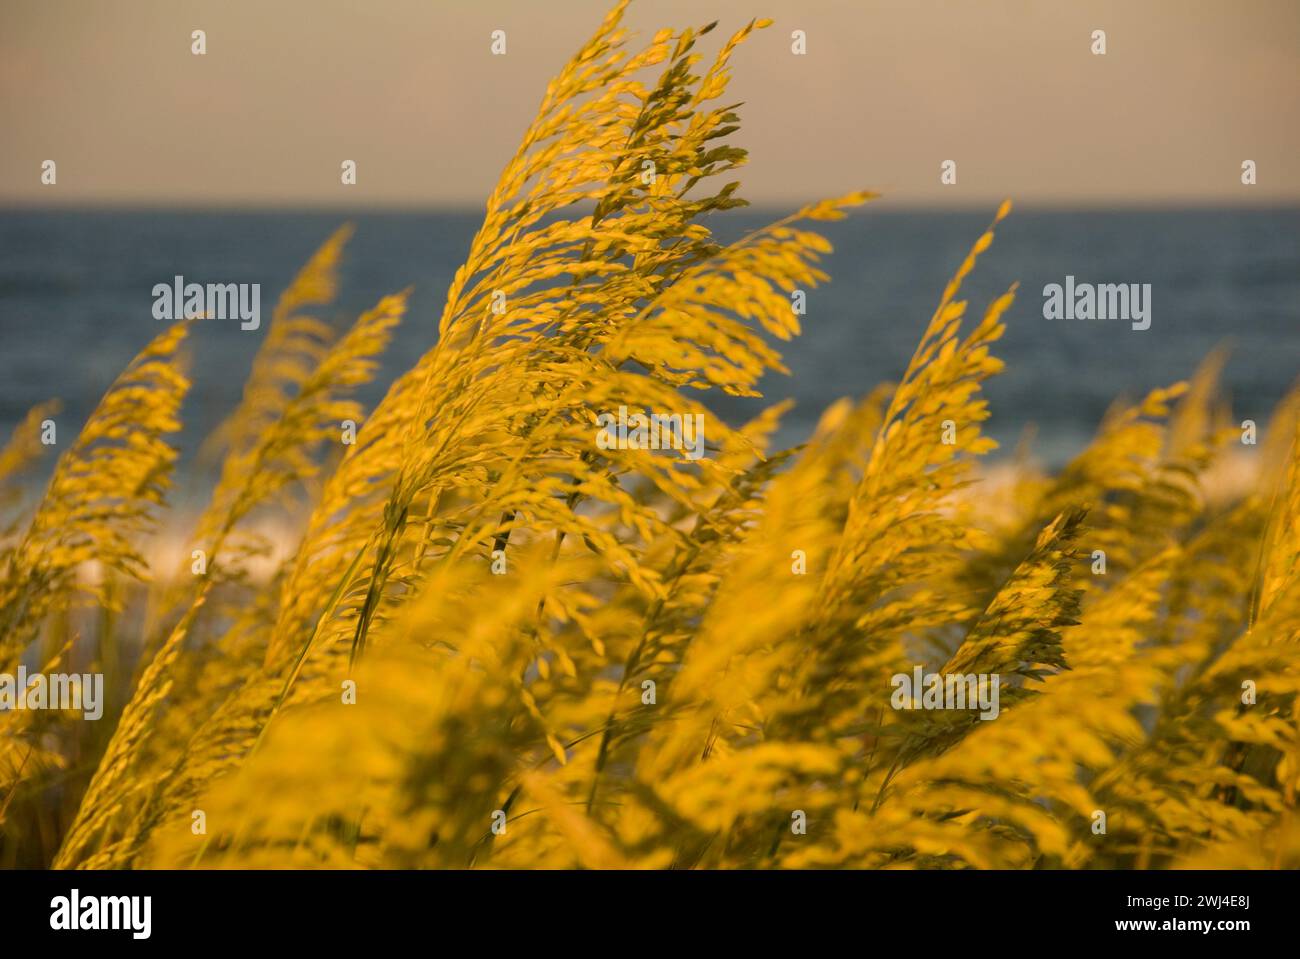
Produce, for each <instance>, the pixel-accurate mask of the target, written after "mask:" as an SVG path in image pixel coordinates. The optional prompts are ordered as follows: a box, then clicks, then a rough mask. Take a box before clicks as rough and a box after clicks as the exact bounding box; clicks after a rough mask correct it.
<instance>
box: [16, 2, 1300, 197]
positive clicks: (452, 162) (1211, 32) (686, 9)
mask: <svg viewBox="0 0 1300 959" xmlns="http://www.w3.org/2000/svg"><path fill="white" fill-rule="evenodd" d="M607 6H608V5H607V4H606V3H604V2H592V0H545V2H541V0H101V2H87V0H3V2H0V206H30V205H67V206H73V207H83V206H104V205H126V206H182V207H204V208H206V207H216V208H247V207H252V208H264V207H267V206H286V207H323V208H370V207H373V208H399V209H400V208H410V209H417V208H429V207H447V206H453V207H466V208H474V207H481V206H482V203H483V200H484V199H485V198H486V196H487V194H488V193H489V192H490V190H491V188H492V186H493V184H494V183H495V182H496V178H497V175H498V174H499V173H500V171H501V170H502V168H503V167H504V166H505V164H506V163H507V161H508V160H509V158H510V156H511V155H512V154H513V153H514V150H515V148H516V146H517V145H518V143H519V139H520V137H521V135H522V133H523V131H524V129H525V128H526V126H527V124H528V122H529V121H530V120H531V118H532V116H533V115H534V112H535V110H536V107H537V104H538V102H539V101H540V98H541V95H542V92H543V90H544V88H545V84H546V82H547V80H548V79H549V78H550V77H551V76H553V75H554V74H555V73H556V72H557V71H558V70H559V68H560V67H561V66H562V65H563V63H564V62H565V60H567V59H568V57H569V56H570V55H572V54H573V53H574V52H575V51H576V50H577V49H578V48H579V46H580V45H581V43H582V42H583V41H584V40H585V39H586V38H587V37H588V36H589V35H590V34H591V32H592V31H593V30H594V29H595V27H596V26H597V24H598V23H599V22H600V20H601V18H602V17H603V14H604V11H605V10H606V9H607ZM754 16H767V17H772V18H773V19H774V20H775V23H774V24H773V26H771V27H770V28H768V29H767V30H764V31H761V32H760V33H758V34H757V35H756V36H755V37H754V38H752V39H751V40H750V41H749V42H748V43H746V44H745V45H744V47H742V49H741V50H740V52H739V53H738V54H737V56H736V58H735V60H734V80H733V83H732V87H731V91H730V92H731V94H732V95H733V97H734V99H736V100H743V101H744V103H745V105H744V107H743V108H742V110H741V117H742V121H743V124H744V127H743V129H742V131H741V132H740V134H738V135H737V136H736V138H735V139H736V142H737V143H738V144H739V145H741V146H744V147H746V148H747V149H749V150H750V153H751V157H750V163H749V165H748V167H747V168H746V169H745V170H743V171H742V172H741V176H740V179H741V180H742V181H743V183H744V194H745V195H746V196H747V197H749V198H750V199H751V200H753V201H755V202H756V203H759V204H773V205H780V204H789V203H800V202H804V201H807V200H809V199H813V198H815V197H819V196H825V195H831V194H838V193H842V192H847V191H849V190H853V189H861V188H870V189H876V190H880V191H882V192H883V193H884V194H885V196H886V198H887V199H886V202H889V203H891V204H897V205H901V206H907V205H922V206H988V205H989V204H991V203H995V202H997V201H998V200H1000V199H1002V198H1003V197H1010V198H1013V199H1015V200H1016V201H1017V203H1028V204H1030V205H1041V206H1056V207H1099V206H1100V207H1109V206H1130V205H1155V206H1165V205H1189V204H1194V205H1224V204H1255V205H1265V206H1274V205H1292V204H1296V203H1300V2H1297V0H1143V2H1134V0H1078V2H1064V0H852V2H851V0H844V2H835V0H799V2H795V0H635V2H634V3H633V4H632V8H631V10H630V11H629V14H628V17H627V24H628V25H629V26H630V27H632V28H633V29H635V30H636V31H638V32H639V33H640V34H641V36H642V37H643V38H647V39H648V37H649V36H650V35H651V34H652V33H653V32H654V30H655V29H657V28H659V27H663V26H674V27H681V26H686V25H700V24H702V23H704V22H707V21H708V20H711V19H718V20H720V21H721V22H720V24H719V28H718V29H717V30H716V31H715V32H714V33H713V34H712V35H711V36H710V37H707V38H705V43H704V49H705V50H706V51H707V52H709V53H710V54H711V53H712V51H713V50H715V49H716V47H717V46H718V44H719V43H721V41H722V40H723V39H724V38H725V37H726V36H729V35H730V34H731V33H732V32H733V31H734V30H735V29H737V28H739V27H740V26H742V25H743V24H744V23H745V22H747V21H748V20H749V19H750V18H751V17H754ZM199 29H201V30H203V31H205V34H206V47H207V50H206V53H205V54H204V55H202V56H196V55H194V54H193V53H192V52H191V44H192V39H191V36H192V32H193V31H194V30H199ZM494 30H503V31H505V36H506V53H505V54H504V55H502V56H497V55H493V53H492V50H491V46H492V36H491V35H492V32H493V31H494ZM795 30H802V31H803V32H804V35H805V37H806V53H805V54H803V55H796V54H795V53H793V52H792V50H791V45H792V38H791V34H792V31H795ZM1095 30H1103V31H1105V40H1106V53H1105V54H1104V55H1097V54H1094V53H1093V52H1092V48H1093V45H1094V40H1093V31H1095ZM50 159H52V160H54V161H55V163H56V182H55V183H54V184H53V185H45V184H42V182H41V174H42V163H43V162H44V161H46V160H50ZM344 160H354V161H355V162H356V164H357V182H356V184H355V185H353V186H344V185H343V184H342V183H341V182H340V164H341V163H342V162H343V161H344ZM946 160H952V161H954V162H955V164H956V168H955V169H956V183H955V184H951V185H944V184H942V183H941V182H940V178H941V169H942V167H941V165H942V164H943V163H944V161H946ZM1244 160H1253V161H1254V162H1255V164H1256V176H1257V183H1256V184H1255V185H1254V186H1244V185H1243V184H1242V183H1241V169H1242V167H1241V165H1242V162H1243V161H1244Z"/></svg>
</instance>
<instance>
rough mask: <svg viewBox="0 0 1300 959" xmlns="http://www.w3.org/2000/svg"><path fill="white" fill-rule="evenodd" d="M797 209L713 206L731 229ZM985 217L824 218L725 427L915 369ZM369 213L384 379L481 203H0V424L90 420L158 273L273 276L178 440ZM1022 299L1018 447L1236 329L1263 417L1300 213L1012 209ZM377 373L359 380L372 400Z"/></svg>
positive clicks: (1292, 326) (1277, 374) (1004, 438)
mask: <svg viewBox="0 0 1300 959" xmlns="http://www.w3.org/2000/svg"><path fill="white" fill-rule="evenodd" d="M783 212H784V211H772V212H761V213H756V212H753V211H744V212H741V213H731V214H727V215H725V216H722V217H719V218H716V219H715V220H714V221H713V223H712V226H713V228H714V229H715V231H716V232H717V233H719V234H720V235H721V236H722V237H724V238H731V237H735V236H739V235H741V234H742V233H743V232H746V231H748V230H750V229H753V228H754V227H756V226H759V225H761V224H762V223H764V222H767V221H769V220H770V219H773V218H775V217H777V216H780V215H781V214H782V213H783ZM991 212H992V211H989V214H983V213H970V212H876V211H874V210H872V209H871V208H870V207H867V208H865V209H863V210H862V211H860V212H857V213H855V214H854V215H853V216H851V217H850V218H848V219H847V220H845V221H842V222H839V223H832V224H826V225H824V232H826V233H827V235H828V236H829V237H830V239H831V240H832V242H833V243H834V244H835V252H834V254H833V255H831V256H830V257H829V258H828V259H827V260H826V263H825V267H826V269H827V271H828V272H829V273H830V274H831V277H832V280H831V282H830V283H829V284H827V285H824V286H822V287H820V288H818V289H816V290H814V291H811V292H810V293H809V296H808V304H807V309H808V312H807V315H806V316H805V317H804V333H803V336H801V337H799V338H797V339H796V340H794V341H793V342H790V343H784V344H780V345H779V347H780V349H781V351H782V352H783V353H784V355H785V357H786V361H787V365H788V366H789V367H790V369H791V372H792V375H791V376H789V377H785V376H770V377H768V378H767V379H766V380H765V381H764V383H763V390H764V393H765V397H766V398H765V400H764V401H749V400H737V399H729V398H727V397H722V396H719V397H717V398H716V399H715V400H714V401H713V407H714V409H715V411H716V412H717V413H718V414H719V415H721V416H723V417H724V418H726V419H728V420H729V421H732V422H740V421H743V420H744V419H746V418H748V417H749V416H751V415H753V414H754V413H755V412H757V410H758V409H760V408H761V407H762V406H763V405H765V403H766V402H769V401H775V400H778V399H784V398H786V397H791V398H793V399H794V400H795V401H796V407H795V409H794V411H793V413H792V414H791V415H790V417H789V418H788V419H787V421H786V425H785V427H784V430H783V432H782V434H781V435H780V437H779V439H780V440H781V441H783V442H785V443H794V442H798V441H800V440H802V439H803V438H805V437H806V436H807V434H808V432H809V431H810V429H811V428H812V426H813V424H814V423H815V422H816V420H817V417H818V416H819V414H820V413H821V411H822V410H823V409H824V408H825V407H826V406H827V405H828V404H829V403H831V402H833V401H834V400H835V399H837V398H839V397H841V396H850V395H860V394H863V393H865V392H867V391H868V390H870V389H871V388H872V387H873V386H874V385H875V384H876V383H878V382H881V381H883V380H889V379H896V378H897V377H898V376H900V375H901V373H902V371H903V370H904V368H905V367H906V364H907V362H908V360H909V358H910V357H911V355H912V352H913V350H914V349H915V346H916V342H917V339H918V337H919V336H920V334H921V332H922V330H923V329H924V327H925V324H926V322H927V321H928V319H929V317H930V314H931V313H932V311H933V309H934V306H935V304H936V302H937V301H938V298H939V296H940V294H941V292H942V290H943V287H944V284H945V282H946V281H947V279H948V277H949V276H950V275H951V274H952V272H953V270H954V269H955V268H956V266H957V265H958V264H959V263H960V262H961V260H962V258H963V257H964V256H965V254H966V252H967V250H968V249H969V247H970V244H971V243H972V242H973V241H974V240H975V239H976V238H977V237H978V236H979V234H980V232H981V231H982V230H983V228H984V227H985V225H986V224H987V222H988V220H989V218H990V215H991ZM344 220H350V221H351V222H354V223H355V224H356V226H357V232H356V234H355V236H354V237H353V239H352V241H351V243H350V245H349V248H348V252H347V256H346V261H345V266H344V269H343V274H342V275H343V288H342V294H341V297H340V299H339V302H338V304H337V305H336V307H335V308H333V309H331V310H328V311H326V314H325V315H326V318H329V319H333V320H336V321H337V322H339V323H344V322H346V321H348V320H349V319H350V318H351V317H354V316H355V315H356V314H357V313H358V312H360V311H361V310H363V309H365V308H367V307H369V306H370V305H372V304H373V303H374V301H375V300H377V299H378V298H379V297H380V296H381V295H383V294H385V293H389V292H394V291H397V290H400V289H403V288H405V287H406V286H408V285H414V288H415V291H414V294H413V298H412V301H411V307H412V308H411V311H410V314H409V316H408V319H407V320H406V322H405V323H404V325H403V326H402V328H401V329H400V330H399V332H398V333H397V335H396V337H395V339H394V342H393V344H392V346H391V348H390V349H389V352H388V354H387V356H386V357H385V360H384V376H383V378H382V384H383V385H386V384H387V382H388V381H389V380H390V379H391V377H393V376H395V375H396V374H398V373H400V372H401V371H402V370H404V369H406V368H408V367H409V366H410V365H411V364H412V363H414V362H415V360H416V359H417V358H418V357H419V355H420V354H421V353H422V352H423V351H424V350H426V349H428V348H429V346H431V345H432V343H433V342H434V340H435V338H436V335H437V321H438V317H439V315H440V312H441V308H442V304H443V300H444V297H445V295H446V290H447V286H448V284H449V282H450V280H451V278H452V275H453V273H454V272H455V270H456V267H457V266H458V265H459V264H460V262H461V261H462V260H463V258H464V256H465V253H466V251H467V249H468V246H469V243H470V239H471V237H472V236H473V233H474V230H475V229H476V228H477V226H478V223H479V220H480V217H479V216H478V215H477V214H470V213H460V212H446V213H411V214H396V213H384V214H367V215H343V214H337V213H285V212H268V213H212V212H202V213H197V212H195V213H183V212H153V211H150V212H144V211H139V212H120V211H113V212H107V211H104V212H64V211H58V212H55V211H7V212H2V213H0V431H3V435H4V436H6V437H7V436H8V433H9V431H10V430H11V429H12V428H13V426H14V425H15V424H16V423H17V422H18V421H19V420H21V418H22V416H23V415H24V414H25V412H26V411H27V409H28V408H29V407H31V406H32V405H33V404H35V403H37V402H39V401H42V400H45V399H48V398H51V397H58V398H60V399H61V400H62V401H63V403H64V408H65V411H64V413H63V414H62V416H61V419H60V432H61V435H67V434H66V433H65V432H64V429H65V427H64V423H65V422H66V424H67V427H71V428H72V429H76V428H79V426H80V424H81V423H82V422H84V420H85V418H86V416H87V415H88V414H89V412H90V411H91V409H92V408H93V406H94V404H95V402H96V401H97V400H98V398H99V397H100V395H101V394H102V393H103V391H104V390H105V388H107V387H108V385H109V384H110V383H111V382H112V380H113V378H114V376H116V375H117V373H118V372H119V371H120V370H121V369H122V367H123V366H124V365H125V364H126V363H127V362H128V361H129V360H130V359H131V357H132V356H133V355H134V354H135V352H136V351H137V350H138V349H139V348H140V347H141V346H142V345H143V344H144V343H146V342H147V341H148V340H149V338H150V337H152V336H153V335H154V334H155V333H156V332H157V331H158V329H159V327H160V323H159V321H157V320H155V319H154V318H153V316H152V313H151V309H152V293H151V291H152V288H153V286H154V284H156V283H160V282H161V283H169V282H171V279H172V277H174V276H175V275H177V274H180V275H182V276H184V277H185V278H186V280H187V281H193V282H200V283H208V282H213V283H217V282H220V283H260V284H262V311H263V317H264V323H263V328H262V330H260V331H257V332H246V331H242V330H240V329H239V323H238V321H237V320H228V321H215V322H211V323H205V324H199V328H198V330H197V331H196V332H195V334H194V335H193V337H192V341H191V342H192V346H193V351H194V357H195V363H194V366H193V373H192V375H193V378H194V381H195V385H194V389H193V392H192V394H191V397H190V399H189V401H188V403H187V406H186V409H185V419H186V424H187V426H186V432H185V434H184V435H183V437H182V438H181V445H182V447H183V448H184V449H185V450H187V451H188V452H193V451H194V449H196V448H197V444H198V442H199V441H201V439H202V437H203V436H205V435H206V434H207V432H208V431H209V430H210V429H211V428H212V427H213V426H214V425H215V424H216V423H217V422H219V421H220V419H221V418H222V417H223V416H224V415H226V413H227V412H228V411H229V410H230V409H231V408H232V407H233V405H234V404H235V403H236V402H237V400H238V398H239V395H240V390H241V387H242V384H243V381H244V378H245V376H246V374H247V372H248V368H249V364H250V362H251V360H252V357H253V354H254V352H255V351H256V349H257V346H258V345H259V343H260V341H261V337H262V336H263V335H264V333H265V321H266V320H269V316H270V311H271V308H272V306H273V305H274V302H275V299H276V297H277V296H278V294H279V292H280V290H282V289H283V287H284V286H285V284H287V283H288V282H289V280H290V279H291V278H292V276H293V274H294V273H295V272H296V271H297V269H298V268H299V267H300V266H301V265H302V263H303V262H304V261H305V260H306V259H307V257H308V256H310V254H311V253H312V251H313V250H314V249H315V248H316V247H317V246H318V245H319V244H320V242H321V241H322V240H324V238H325V237H326V236H328V234H329V233H330V231H331V230H332V229H333V228H334V227H335V226H337V225H338V224H339V223H341V222H343V221H344ZM1067 275H1072V276H1074V277H1075V279H1076V282H1080V283H1083V282H1090V283H1098V284H1100V283H1143V284H1146V283H1149V284H1151V310H1152V322H1151V328H1150V329H1148V330H1145V331H1135V330H1132V329H1131V328H1130V324H1129V323H1127V322H1124V321H1116V320H1111V321H1101V320H1091V321H1089V320H1046V319H1044V317H1043V287H1044V286H1045V285H1046V284H1049V283H1063V282H1064V280H1065V277H1066V276H1067ZM1015 281H1019V282H1020V284H1021V286H1020V294H1019V297H1018V300H1017V303H1016V305H1015V306H1014V307H1013V308H1012V310H1011V311H1010V313H1009V315H1008V317H1007V321H1008V331H1007V334H1006V336H1005V337H1004V339H1003V340H1002V342H1001V343H1000V344H999V345H998V348H997V353H998V355H1000V356H1001V357H1002V358H1003V359H1004V360H1005V361H1006V363H1007V369H1006V371H1005V372H1004V373H1003V374H1002V375H1000V376H999V377H997V378H995V380H994V381H992V383H991V384H990V385H989V386H988V389H987V393H988V397H989V400H990V404H991V408H992V419H991V420H990V422H989V424H988V429H989V430H990V432H991V433H992V435H993V436H994V437H995V438H997V439H998V440H999V441H1000V442H1002V443H1003V444H1004V449H1006V448H1009V447H1010V446H1013V445H1014V444H1015V443H1016V441H1017V440H1018V438H1019V437H1020V436H1021V434H1022V432H1023V431H1024V430H1025V429H1026V427H1028V426H1030V425H1031V424H1033V425H1034V426H1036V428H1037V436H1036V439H1035V441H1034V447H1033V448H1034V450H1035V451H1036V452H1037V454H1038V455H1039V457H1040V458H1041V459H1043V460H1045V461H1047V462H1048V463H1052V464H1056V463H1060V462H1061V461H1062V460H1063V459H1064V458H1066V457H1068V456H1069V455H1071V454H1072V453H1074V452H1075V451H1077V450H1078V449H1079V448H1080V447H1081V446H1082V445H1083V444H1085V443H1086V442H1087V440H1088V438H1089V437H1090V436H1091V435H1092V432H1093V430H1094V429H1095V427H1096V424H1097V422H1098V420H1099V419H1100V417H1101V416H1102V414H1103V413H1104V411H1105V410H1106V408H1107V406H1109V404H1110V403H1111V402H1112V401H1113V400H1114V399H1115V398H1116V397H1117V396H1119V395H1121V394H1127V395H1130V396H1131V395H1134V394H1138V393H1140V392H1141V391H1144V390H1146V389H1149V388H1151V387H1154V386H1158V385H1163V384H1167V383H1170V382H1173V381H1176V380H1178V379H1182V378H1184V377H1186V376H1188V375H1190V374H1191V373H1192V371H1193V370H1194V369H1195V367H1196V365H1197V363H1198V362H1199V361H1200V360H1201V359H1202V358H1203V357H1204V356H1205V354H1206V353H1207V352H1208V351H1210V350H1211V349H1212V348H1213V347H1214V346H1216V345H1217V344H1220V343H1223V342H1229V343H1230V344H1231V346H1232V355H1231V359H1230V361H1229V363H1228V366H1227V369H1226V374H1225V379H1226V384H1227V386H1228V388H1229V391H1230V394H1231V397H1232V401H1233V404H1234V409H1235V411H1236V413H1237V415H1238V417H1239V418H1247V417H1249V418H1252V419H1255V420H1257V421H1259V422H1261V423H1263V422H1265V421H1267V419H1268V417H1269V413H1270V411H1271V409H1272V407H1273V405H1274V404H1275V403H1276V402H1277V401H1278V400H1279V399H1280V398H1281V397H1282V395H1283V394H1284V393H1285V391H1286V390H1287V389H1288V387H1289V386H1291V385H1292V383H1293V382H1294V381H1295V379H1296V377H1297V374H1300V209H1291V210H1283V211H1245V210H1195V211H1192V210H1186V211H1140V212H1139V211H1125V212H1097V211H1093V212H1047V211H1027V212H1026V211H1017V212H1014V213H1013V214H1012V215H1011V217H1010V219H1008V220H1007V221H1005V222H1004V223H1003V224H1002V225H1001V226H1000V227H999V230H998V237H997V240H996V242H995V243H994V245H993V247H992V248H991V249H990V250H989V251H988V252H987V253H986V254H985V255H984V256H983V258H982V259H981V261H980V263H979V266H978V267H977V268H976V272H975V274H974V275H973V276H972V277H971V279H970V281H969V282H968V283H967V285H966V293H967V296H968V298H969V299H970V300H971V309H972V311H979V310H982V309H983V307H984V305H985V304H986V303H987V302H988V301H989V300H990V299H991V298H993V297H994V296H996V295H997V294H998V293H1000V292H1001V291H1002V290H1003V289H1005V288H1006V287H1007V286H1009V285H1010V284H1011V283H1012V282H1015ZM380 392H382V390H381V388H380V386H376V387H375V388H373V389H370V390H369V391H368V392H366V393H365V394H363V398H365V399H367V400H370V401H373V400H374V399H376V398H377V396H378V395H379V394H380Z"/></svg>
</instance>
